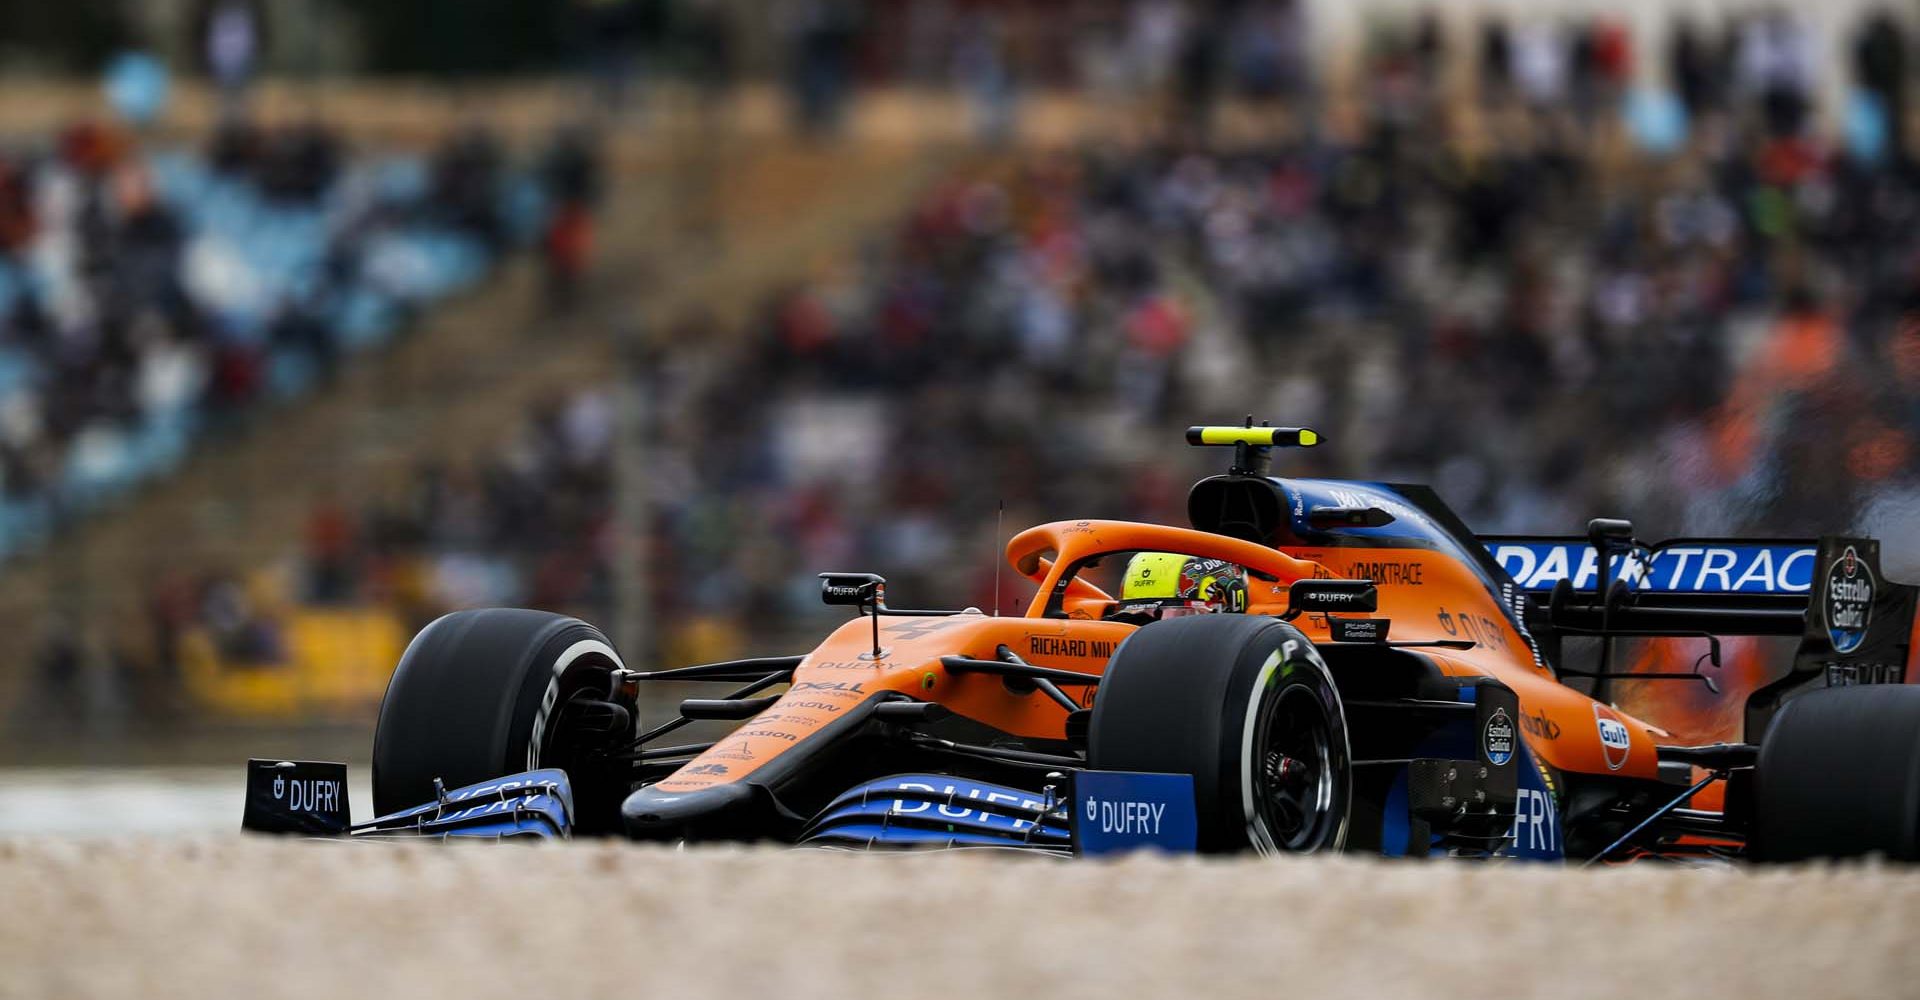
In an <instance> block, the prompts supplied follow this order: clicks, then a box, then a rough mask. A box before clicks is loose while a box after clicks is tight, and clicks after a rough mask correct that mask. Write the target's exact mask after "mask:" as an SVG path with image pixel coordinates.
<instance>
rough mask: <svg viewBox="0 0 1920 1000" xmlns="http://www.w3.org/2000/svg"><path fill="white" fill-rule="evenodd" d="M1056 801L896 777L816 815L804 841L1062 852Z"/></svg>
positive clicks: (949, 781) (1065, 836)
mask: <svg viewBox="0 0 1920 1000" xmlns="http://www.w3.org/2000/svg"><path fill="white" fill-rule="evenodd" d="M1054 806H1055V804H1054V803H1050V802H1048V801H1046V800H1045V798H1044V797H1043V796H1041V795H1036V794H1035V793H1033V792H1029V791H1025V790H1022V789H1018V788H1008V787H1006V786H1004V785H995V784H989V783H987V782H984V781H974V780H972V779H969V778H959V777H954V776H952V775H944V774H899V775H893V776H892V777H887V778H880V779H877V780H874V781H869V782H867V783H865V784H862V785H859V786H857V787H855V788H853V789H851V790H849V791H847V792H845V793H843V794H841V795H840V796H839V797H838V798H835V799H834V800H833V801H832V802H831V803H829V804H828V805H827V807H826V808H825V809H822V810H821V811H820V814H819V815H818V816H816V817H815V818H814V820H813V822H812V823H811V824H809V826H808V828H807V831H806V833H805V834H804V835H803V836H802V837H801V840H800V842H801V843H802V844H810V845H816V846H840V847H862V848H864V847H1030V848H1043V849H1051V850H1054V851H1058V852H1061V853H1065V852H1066V851H1067V850H1068V849H1069V848H1070V846H1071V837H1072V832H1071V831H1070V830H1069V829H1068V827H1067V822H1066V820H1065V819H1064V818H1063V817H1062V815H1061V814H1060V812H1059V811H1057V810H1055V809H1054Z"/></svg>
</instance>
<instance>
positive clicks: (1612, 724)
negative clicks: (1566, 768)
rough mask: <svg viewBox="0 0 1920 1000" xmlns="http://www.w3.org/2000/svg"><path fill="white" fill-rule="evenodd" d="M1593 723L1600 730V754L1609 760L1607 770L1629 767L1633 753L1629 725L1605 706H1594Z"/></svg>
mask: <svg viewBox="0 0 1920 1000" xmlns="http://www.w3.org/2000/svg"><path fill="white" fill-rule="evenodd" d="M1593 723H1594V725H1595V726H1596V727H1597V728H1598V729H1599V730H1600V754H1601V756H1603V757H1605V758H1606V759H1607V770H1609V771H1618V770H1620V769H1621V768H1623V767H1625V766H1627V755H1628V754H1630V753H1632V752H1633V735H1632V734H1631V733H1629V732H1628V731H1627V724H1626V723H1624V722H1621V721H1620V717H1619V716H1617V715H1615V714H1613V710H1612V709H1610V708H1608V707H1606V706H1605V705H1595V706H1593Z"/></svg>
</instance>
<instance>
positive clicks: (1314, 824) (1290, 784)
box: [1253, 685, 1334, 851]
mask: <svg viewBox="0 0 1920 1000" xmlns="http://www.w3.org/2000/svg"><path fill="white" fill-rule="evenodd" d="M1254 746H1255V747H1256V750H1257V756H1256V757H1255V760H1256V762H1257V768H1258V769H1257V771H1256V772H1255V774H1254V780H1253V792H1254V797H1255V810H1256V811H1257V812H1258V814H1259V817H1260V820H1261V822H1262V823H1264V824H1265V825H1266V828H1267V832H1268V833H1269V834H1271V835H1272V837H1273V843H1274V846H1276V847H1278V848H1280V849H1281V850H1284V851H1311V850H1314V849H1315V848H1317V847H1319V846H1320V844H1321V842H1322V841H1323V840H1324V839H1325V837H1326V832H1327V830H1329V829H1330V828H1331V827H1332V823H1333V819H1334V817H1333V798H1334V760H1333V735H1332V726H1331V724H1330V722H1329V720H1328V718H1327V709H1326V706H1325V705H1324V704H1323V703H1322V702H1321V701H1320V699H1319V698H1318V697H1316V696H1315V694H1314V692H1313V691H1312V690H1310V689H1309V688H1307V687H1305V686H1302V685H1289V686H1287V687H1285V688H1283V689H1282V690H1281V691H1280V693H1279V694H1278V695H1277V696H1276V697H1275V698H1274V699H1273V700H1272V701H1271V702H1269V703H1268V705H1267V708H1266V711H1264V712H1262V713H1261V717H1260V724H1259V729H1258V731H1257V732H1256V734H1255V742H1254Z"/></svg>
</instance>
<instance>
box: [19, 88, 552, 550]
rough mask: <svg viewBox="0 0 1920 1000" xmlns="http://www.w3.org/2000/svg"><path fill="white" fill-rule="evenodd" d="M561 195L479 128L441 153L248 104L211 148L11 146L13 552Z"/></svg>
mask: <svg viewBox="0 0 1920 1000" xmlns="http://www.w3.org/2000/svg"><path fill="white" fill-rule="evenodd" d="M544 191H545V185H543V184H542V182H541V179H540V178H539V177H538V176H537V175H536V174H535V173H534V172H531V171H511V170H509V167H508V165H507V163H506V162H505V160H504V157H503V154H502V153H501V151H500V149H499V148H498V145H497V144H496V143H495V141H494V140H493V139H492V137H491V136H489V135H488V134H487V133H486V132H485V131H483V130H480V129H477V128H475V129H468V130H464V131H460V132H458V133H456V134H455V135H453V136H452V137H451V138H450V139H449V140H448V141H447V142H446V143H445V144H444V145H443V146H442V147H441V148H440V149H439V150H437V151H436V152H434V153H433V154H431V155H430V156H424V157H423V156H414V155H400V154H396V155H380V156H354V155H350V153H349V151H348V150H347V149H346V148H345V144H344V143H343V141H342V139H341V138H340V136H339V135H337V134H336V133H335V132H334V131H333V130H332V129H330V128H329V127H328V126H327V125H326V124H325V123H323V122H320V121H315V120H307V121H300V122H295V123H292V124H288V125H285V126H283V127H278V128H263V127H259V126H256V125H254V124H252V123H250V122H249V121H248V120H247V119H245V118H229V119H227V120H226V122H225V124H223V125H222V126H221V127H220V128H219V129H218V130H217V131H216V132H215V133H214V134H213V135H212V136H211V137H210V139H209V140H208V141H207V142H206V143H205V145H204V148H201V149H187V148H149V147H148V146H146V145H145V144H143V143H142V142H140V141H139V140H138V139H136V137H135V136H134V135H133V134H132V133H130V132H127V131H124V130H121V129H119V128H116V127H113V126H109V125H104V124H97V123H80V124H75V125H73V126H71V127H70V128H67V129H66V130H65V131H64V132H62V133H61V134H60V135H59V136H58V137H57V139H56V140H55V141H54V142H53V143H52V144H51V147H50V148H46V149H38V148H14V149H8V150H5V151H3V152H0V556H5V555H6V554H10V553H13V552H17V551H19V550H21V549H23V548H26V547H30V546H33V545H36V544H38V543H39V542H41V541H42V540H44V539H45V538H46V537H47V535H48V534H49V532H50V531H52V530H54V529H55V528H57V527H58V526H59V525H60V524H62V523H64V522H66V521H68V520H70V519H71V518H73V517H76V516H80V515H82V514H84V512H85V511H87V510H88V509H90V508H92V507H94V506H97V505H98V504H100V503H102V502H106V501H110V500H112V499H113V498H115V497H117V496H119V495H121V494H123V493H124V492H126V491H127V490H129V489H131V488H133V487H134V486H136V485H137V484H139V483H141V482H143V481H145V480H148V479H150V478H151V477H153V476H155V475H157V474H159V473H161V472H163V471H165V470H166V469H167V468H169V467H171V466H172V465H174V464H176V463H177V462H178V461H180V459H181V458H182V456H183V455H184V454H185V452H186V450H187V448H188V446H189V445H190V443H191V442H192V441H193V440H194V439H195V438H196V437H197V436H198V435H201V434H203V433H206V432H209V431H218V430H219V429H221V428H222V427H223V426H228V425H233V424H237V423H238V422H239V421H241V420H242V419H244V418H243V417H242V414H250V413H253V412H254V411H256V410H257V409H258V408H259V407H260V406H261V405H262V404H263V403H267V402H271V401H275V400H283V399H287V398H290V397H294V396H298V395H300V394H302V393H303V392H305V391H307V390H308V389H309V388H311V387H312V386H314V385H316V384H318V383H321V382H324V381H325V380H326V379H328V378H329V377H330V376H331V374H332V373H333V372H334V370H335V368H336V366H337V365H338V364H339V363H340V361H341V359H342V358H344V357H346V356H348V355H350V354H352V353H354V352H356V351H359V350H363V349H366V348H368V347H370V346H373V345H376V344H379V343H381V342H383V341H385V340H387V339H388V338H390V337H392V336H393V335H394V334H395V333H396V332H398V331H399V330H400V329H402V328H403V327H404V325H405V323H406V322H407V321H408V319H409V318H410V317H411V316H412V315H413V314H414V313H416V312H417V311H418V310H419V309H421V308H423V307H425V306H427V305H429V304H431V303H432V302H434V301H436V300H438V299H440V298H442V297H444V296H446V295H447V294H449V293H451V292H453V291H455V290H457V289H460V288H462V287H465V286H468V285H470V284H472V283H473V282H475V281H477V280H479V279H480V278H481V277H482V276H483V275H484V274H485V273H486V272H487V271H488V269H489V268H490V267H491V266H492V265H493V263H494V262H495V261H496V260H498V258H499V257H500V255H501V254H502V253H503V252H505V251H506V250H507V249H508V248H509V247H511V246H513V245H515V244H517V243H522V242H525V241H527V240H528V239H530V238H532V237H534V236H535V235H537V231H538V229H539V227H540V226H542V225H543V223H544V219H545V217H546V208H545V203H546V196H545V194H544Z"/></svg>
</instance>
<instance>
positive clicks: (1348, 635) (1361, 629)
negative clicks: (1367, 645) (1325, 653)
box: [1326, 618, 1392, 642]
mask: <svg viewBox="0 0 1920 1000" xmlns="http://www.w3.org/2000/svg"><path fill="white" fill-rule="evenodd" d="M1391 624H1392V621H1391V619H1387V618H1334V619H1330V620H1328V621H1327V623H1326V626H1327V633H1328V634H1329V635H1330V636H1332V638H1333V641H1334V642H1385V641H1387V627H1388V626H1389V625H1391Z"/></svg>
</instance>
